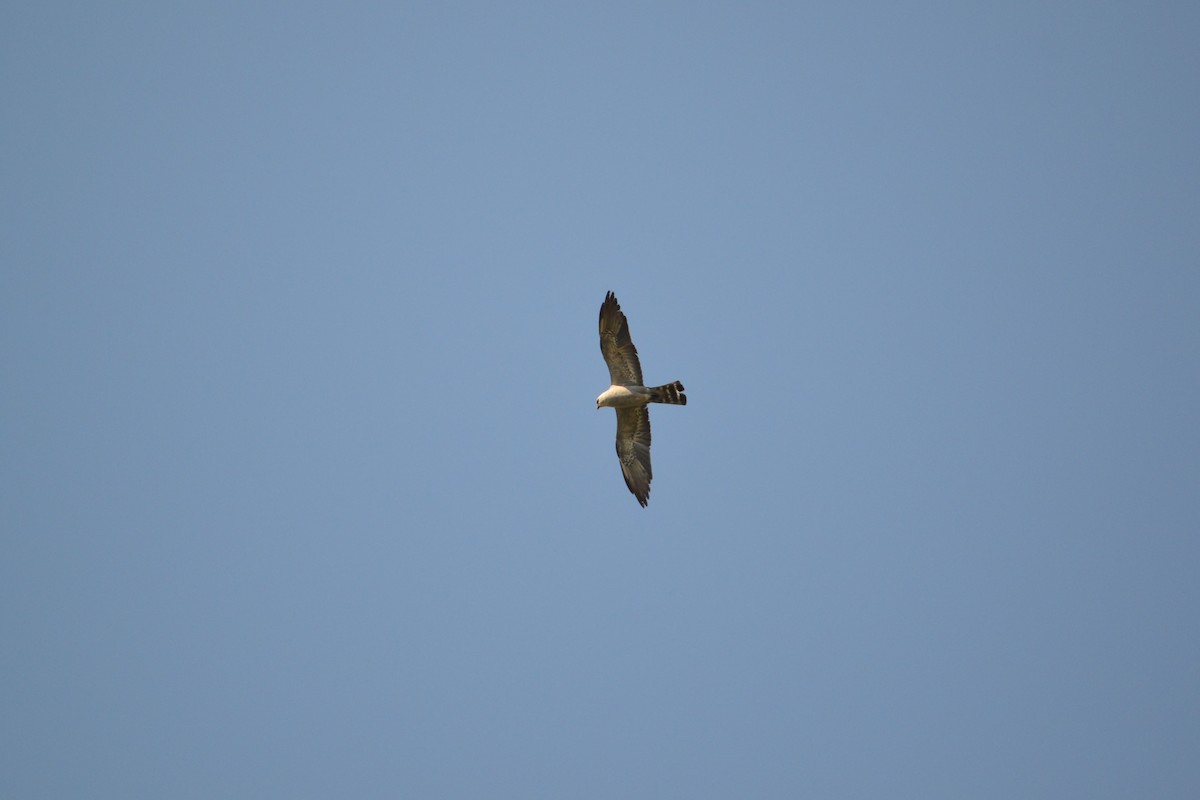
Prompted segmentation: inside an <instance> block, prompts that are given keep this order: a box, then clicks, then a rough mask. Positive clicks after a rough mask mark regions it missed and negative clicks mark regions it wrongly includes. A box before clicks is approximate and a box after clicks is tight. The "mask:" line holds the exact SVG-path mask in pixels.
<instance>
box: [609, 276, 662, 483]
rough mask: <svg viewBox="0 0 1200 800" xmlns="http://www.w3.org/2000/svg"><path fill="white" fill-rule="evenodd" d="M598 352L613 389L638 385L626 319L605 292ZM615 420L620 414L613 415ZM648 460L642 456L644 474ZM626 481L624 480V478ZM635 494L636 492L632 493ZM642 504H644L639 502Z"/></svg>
mask: <svg viewBox="0 0 1200 800" xmlns="http://www.w3.org/2000/svg"><path fill="white" fill-rule="evenodd" d="M600 352H601V354H603V356H604V363H606V364H608V375H609V378H610V379H611V380H612V383H613V385H614V386H617V385H622V384H633V385H635V386H641V385H642V364H641V362H640V361H638V354H637V348H636V347H634V346H633V340H632V339H630V338H629V320H627V319H625V314H624V313H623V312H622V311H621V306H620V304H619V303H617V296H616V295H614V294H613V293H612V292H609V293H608V294H607V295H605V297H604V304H603V305H602V306H600ZM617 416H618V418H619V417H620V414H618V415H617ZM649 444H650V427H649V424H647V426H646V445H647V447H649ZM649 470H650V457H649V455H647V457H646V471H647V475H648V474H649ZM626 480H628V478H626ZM635 494H636V492H635ZM642 505H645V503H643V504H642Z"/></svg>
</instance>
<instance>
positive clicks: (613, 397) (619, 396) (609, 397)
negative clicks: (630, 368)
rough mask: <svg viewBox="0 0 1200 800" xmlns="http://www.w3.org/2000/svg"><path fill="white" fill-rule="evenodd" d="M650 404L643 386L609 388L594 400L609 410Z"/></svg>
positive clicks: (647, 393)
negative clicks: (609, 408)
mask: <svg viewBox="0 0 1200 800" xmlns="http://www.w3.org/2000/svg"><path fill="white" fill-rule="evenodd" d="M648 402H650V393H649V392H648V391H646V389H645V387H643V386H633V387H629V386H616V385H614V386H610V387H608V388H607V389H605V390H604V393H603V394H601V395H600V396H599V397H597V398H596V403H597V404H598V405H601V406H609V407H611V408H629V407H630V406H644V405H646V403H648Z"/></svg>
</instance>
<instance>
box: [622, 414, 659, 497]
mask: <svg viewBox="0 0 1200 800" xmlns="http://www.w3.org/2000/svg"><path fill="white" fill-rule="evenodd" d="M617 458H618V459H620V461H621V474H622V475H624V476H625V485H626V486H628V487H629V491H631V492H633V496H634V497H636V498H637V501H638V502H639V503H641V504H642V506H643V507H645V505H646V503H648V502H649V501H650V480H651V479H652V478H653V477H654V473H653V472H651V471H650V412H648V411H647V410H646V407H645V406H635V407H633V408H618V409H617Z"/></svg>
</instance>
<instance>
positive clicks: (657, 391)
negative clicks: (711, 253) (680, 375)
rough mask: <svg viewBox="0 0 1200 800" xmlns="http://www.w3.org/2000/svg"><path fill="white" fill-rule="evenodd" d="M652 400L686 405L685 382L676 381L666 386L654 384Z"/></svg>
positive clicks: (651, 391)
mask: <svg viewBox="0 0 1200 800" xmlns="http://www.w3.org/2000/svg"><path fill="white" fill-rule="evenodd" d="M650 402H651V403H670V404H671V405H676V406H686V405H687V395H686V394H684V393H683V384H682V383H680V382H679V381H675V382H674V383H668V384H666V385H664V386H652V387H651V388H650Z"/></svg>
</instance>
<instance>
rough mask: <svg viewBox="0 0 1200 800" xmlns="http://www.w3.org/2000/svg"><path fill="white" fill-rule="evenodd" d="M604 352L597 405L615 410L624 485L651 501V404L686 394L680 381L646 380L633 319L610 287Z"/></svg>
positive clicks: (603, 309) (681, 402) (603, 319)
mask: <svg viewBox="0 0 1200 800" xmlns="http://www.w3.org/2000/svg"><path fill="white" fill-rule="evenodd" d="M600 352H601V354H603V356H604V363H606V364H608V375H609V378H610V380H611V381H612V386H609V387H608V388H607V389H606V390H604V392H603V393H601V395H600V396H599V397H597V398H596V408H603V407H605V406H609V407H611V408H614V409H616V412H617V458H618V459H619V460H620V461H621V474H622V475H624V476H625V485H626V486H628V487H629V491H631V492H633V496H634V497H636V498H637V501H638V502H639V503H641V504H642V507H643V508H644V507H645V505H646V503H648V502H649V501H650V480H651V479H652V478H653V477H654V475H653V473H652V472H651V471H650V413H649V411H648V410H647V408H646V406H647V405H648V404H650V403H669V404H671V405H677V406H686V405H687V395H685V394H684V393H683V384H682V383H680V382H679V381H675V382H674V383H668V384H664V385H663V386H643V385H642V365H641V362H639V361H638V352H637V348H636V347H634V346H633V340H632V339H630V338H629V320H627V319H625V314H624V313H622V312H621V306H620V304H619V303H617V297H616V295H614V294H613V293H612V292H609V293H608V294H607V295H605V297H604V304H603V305H601V306H600Z"/></svg>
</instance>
